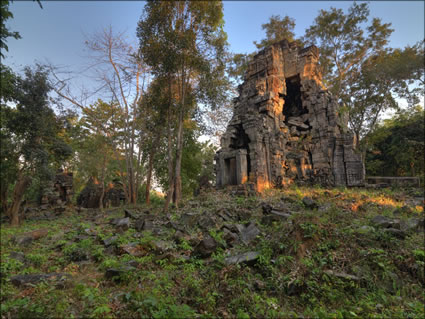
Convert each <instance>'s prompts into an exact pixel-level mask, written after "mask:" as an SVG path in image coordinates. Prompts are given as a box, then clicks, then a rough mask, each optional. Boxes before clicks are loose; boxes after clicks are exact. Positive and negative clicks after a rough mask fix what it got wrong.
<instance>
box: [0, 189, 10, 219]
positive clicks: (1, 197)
mask: <svg viewBox="0 0 425 319" xmlns="http://www.w3.org/2000/svg"><path fill="white" fill-rule="evenodd" d="M7 186H8V185H6V184H3V185H1V190H0V201H1V212H2V214H6V213H7V208H8V205H7Z"/></svg>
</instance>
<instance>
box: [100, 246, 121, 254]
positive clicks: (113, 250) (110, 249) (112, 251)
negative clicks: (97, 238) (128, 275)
mask: <svg viewBox="0 0 425 319" xmlns="http://www.w3.org/2000/svg"><path fill="white" fill-rule="evenodd" d="M103 252H104V253H105V254H107V255H110V256H112V255H117V254H118V248H117V247H116V246H115V245H110V246H107V247H106V248H105V250H104V251H103Z"/></svg>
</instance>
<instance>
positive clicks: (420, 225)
mask: <svg viewBox="0 0 425 319" xmlns="http://www.w3.org/2000/svg"><path fill="white" fill-rule="evenodd" d="M424 228H425V220H424V219H421V218H415V217H412V218H409V219H408V220H407V221H406V222H404V223H402V224H401V228H400V229H401V230H404V231H407V232H410V231H414V232H420V231H423V230H424Z"/></svg>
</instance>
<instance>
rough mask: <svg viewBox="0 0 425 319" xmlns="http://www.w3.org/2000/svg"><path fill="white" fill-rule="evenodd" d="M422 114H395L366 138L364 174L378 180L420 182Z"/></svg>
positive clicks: (418, 111) (419, 109) (423, 140)
mask: <svg viewBox="0 0 425 319" xmlns="http://www.w3.org/2000/svg"><path fill="white" fill-rule="evenodd" d="M424 121H425V116H424V110H423V108H422V107H416V108H413V109H410V110H406V111H399V112H398V113H397V114H396V115H395V116H394V117H393V118H392V119H389V120H385V121H384V122H383V123H382V124H381V125H379V126H378V127H377V128H376V130H374V131H373V132H372V133H371V134H370V135H369V147H368V150H367V154H366V172H367V174H369V175H375V176H376V175H378V176H421V177H422V179H423V178H424V172H425V168H424V161H423V149H424V143H425V138H424V130H425V127H424Z"/></svg>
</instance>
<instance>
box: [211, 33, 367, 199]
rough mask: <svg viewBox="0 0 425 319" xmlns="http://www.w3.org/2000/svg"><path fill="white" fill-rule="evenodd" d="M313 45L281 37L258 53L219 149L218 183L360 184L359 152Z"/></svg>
mask: <svg viewBox="0 0 425 319" xmlns="http://www.w3.org/2000/svg"><path fill="white" fill-rule="evenodd" d="M318 58H319V52H318V49H317V47H315V46H310V47H307V48H304V49H302V48H299V47H298V46H297V45H296V43H295V42H292V43H290V42H288V41H286V40H283V41H281V42H279V43H276V44H274V45H272V46H270V47H267V48H265V49H264V50H262V51H260V52H259V53H258V54H257V55H255V57H254V59H253V60H252V61H251V63H250V64H249V67H248V69H247V71H246V73H245V77H244V82H243V84H241V85H240V86H239V88H238V91H239V96H238V97H237V98H236V99H235V100H234V114H233V117H232V119H231V121H230V122H229V124H228V127H227V130H226V132H225V133H224V134H223V136H222V138H221V149H220V150H219V151H218V152H217V154H216V157H215V160H216V174H217V187H223V186H226V185H240V184H246V185H247V186H251V187H252V188H254V189H255V190H257V191H259V192H261V191H262V190H263V189H265V188H270V187H280V186H282V185H287V184H290V183H291V182H293V181H296V180H298V181H306V182H316V183H320V184H324V185H333V186H338V185H346V186H361V185H363V183H364V176H363V164H362V161H361V156H360V154H357V153H356V152H355V151H354V148H353V135H352V134H351V133H349V132H347V129H346V127H347V120H344V119H343V117H341V116H339V115H338V104H337V101H336V99H335V98H334V97H333V96H332V95H331V93H330V92H328V91H327V89H326V88H325V87H324V86H323V84H322V81H321V74H320V73H319V72H318V70H317V62H318Z"/></svg>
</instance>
